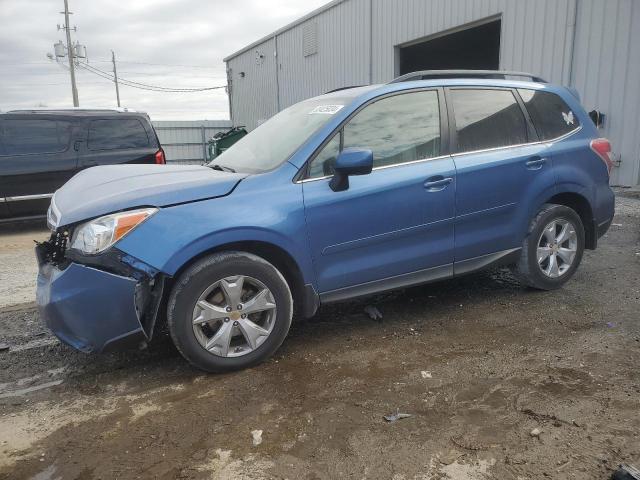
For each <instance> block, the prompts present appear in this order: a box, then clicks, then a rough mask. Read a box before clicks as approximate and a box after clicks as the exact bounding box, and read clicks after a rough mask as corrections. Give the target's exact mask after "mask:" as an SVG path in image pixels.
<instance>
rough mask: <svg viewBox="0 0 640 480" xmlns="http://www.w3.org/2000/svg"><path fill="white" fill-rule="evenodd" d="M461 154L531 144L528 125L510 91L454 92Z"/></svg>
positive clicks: (458, 142) (452, 94)
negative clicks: (528, 136)
mask: <svg viewBox="0 0 640 480" xmlns="http://www.w3.org/2000/svg"><path fill="white" fill-rule="evenodd" d="M451 98H452V103H453V110H454V115H455V120H456V131H457V135H456V136H457V147H458V148H457V151H458V152H471V151H474V150H484V149H487V148H498V147H506V146H509V145H520V144H523V143H526V142H527V123H526V121H525V119H524V115H523V114H522V110H521V109H520V105H518V102H517V101H516V99H515V97H514V96H513V93H512V92H511V91H510V90H472V89H455V90H451Z"/></svg>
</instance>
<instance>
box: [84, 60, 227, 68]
mask: <svg viewBox="0 0 640 480" xmlns="http://www.w3.org/2000/svg"><path fill="white" fill-rule="evenodd" d="M92 62H94V63H111V60H92ZM118 63H130V64H134V65H151V66H158V67H179V68H224V65H183V64H180V63H151V62H135V61H132V60H131V61H127V60H118Z"/></svg>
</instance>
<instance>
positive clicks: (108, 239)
mask: <svg viewBox="0 0 640 480" xmlns="http://www.w3.org/2000/svg"><path fill="white" fill-rule="evenodd" d="M157 211H158V209H157V208H141V209H139V210H129V211H128V212H121V213H114V214H111V215H105V216H104V217H100V218H96V219H94V220H91V221H89V222H87V223H83V224H82V225H80V226H79V227H78V228H76V229H75V231H74V232H73V235H72V237H71V247H70V248H73V249H74V250H79V251H81V252H82V253H87V254H96V253H100V252H102V251H103V250H106V249H107V248H109V247H110V246H111V245H113V244H114V243H116V242H117V241H118V240H120V239H121V238H122V237H124V236H125V235H126V234H127V233H129V232H130V231H131V230H133V229H134V228H136V227H137V226H138V225H140V224H141V223H142V222H144V221H145V220H146V219H147V218H149V217H150V216H151V215H153V214H154V213H156V212H157Z"/></svg>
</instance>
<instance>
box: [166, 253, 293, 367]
mask: <svg viewBox="0 0 640 480" xmlns="http://www.w3.org/2000/svg"><path fill="white" fill-rule="evenodd" d="M292 314H293V299H292V298H291V291H290V289H289V286H288V285H287V282H286V280H285V279H284V277H283V276H282V274H281V273H280V272H279V271H278V270H277V269H276V268H275V267H274V266H273V265H271V264H270V263H269V262H267V261H265V260H264V259H262V258H260V257H257V256H256V255H252V254H250V253H245V252H221V253H216V254H213V255H210V256H208V257H206V258H204V259H202V260H200V261H198V262H196V263H195V264H194V265H192V266H191V267H189V268H188V269H187V270H186V271H185V272H184V273H183V274H182V275H181V276H180V278H179V279H178V281H177V282H176V284H175V286H174V287H173V290H172V292H171V295H170V297H169V303H168V306H167V320H168V325H169V332H170V333H171V338H172V339H173V342H174V343H175V345H176V348H177V349H178V350H179V351H180V353H181V354H182V355H183V356H184V357H185V358H186V359H187V360H188V361H189V362H191V364H193V365H194V366H196V367H198V368H200V369H202V370H206V371H208V372H226V371H230V370H238V369H241V368H246V367H250V366H253V365H256V364H258V363H260V362H262V361H264V360H265V359H267V358H269V357H270V356H271V355H272V354H273V353H274V352H275V351H276V350H277V349H278V347H279V346H280V345H281V344H282V342H283V341H284V339H285V337H286V336H287V333H288V332H289V327H290V326H291V317H292Z"/></svg>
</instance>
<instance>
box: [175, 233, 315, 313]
mask: <svg viewBox="0 0 640 480" xmlns="http://www.w3.org/2000/svg"><path fill="white" fill-rule="evenodd" d="M229 251H240V252H246V253H251V254H253V255H256V256H258V257H260V258H262V259H264V260H266V261H267V262H269V263H270V264H272V265H273V266H274V267H276V268H277V269H278V270H279V271H280V273H282V275H283V276H284V278H285V280H286V282H287V284H288V285H289V288H290V289H291V296H292V297H293V305H294V312H295V313H296V314H303V315H304V316H307V317H308V316H312V315H313V314H314V313H315V310H316V309H317V303H315V302H314V299H313V298H310V295H309V289H310V288H311V289H312V290H313V287H311V286H310V285H306V284H305V281H304V276H303V273H302V270H301V268H300V266H299V265H298V262H296V260H295V259H294V257H293V256H292V255H291V254H290V253H289V252H287V251H286V250H285V249H284V248H282V247H281V246H279V245H276V244H274V243H271V242H268V241H264V240H240V241H232V242H228V243H222V244H220V245H216V246H214V247H211V248H209V249H206V250H203V251H201V252H199V253H198V254H197V255H195V256H193V257H191V258H190V259H188V260H187V261H186V262H184V263H183V264H182V265H181V266H180V267H179V268H178V269H177V270H176V272H175V274H174V275H173V278H172V280H171V281H170V282H169V285H168V288H167V289H166V296H168V295H169V292H170V291H171V290H172V288H173V281H174V280H175V279H177V278H179V277H180V275H181V274H182V272H184V271H185V270H186V269H187V268H189V267H190V266H191V265H193V264H194V263H195V262H197V261H198V260H200V259H202V258H204V257H206V256H208V255H213V254H215V253H220V252H229ZM313 293H315V291H314V292H313ZM310 302H311V305H310Z"/></svg>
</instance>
